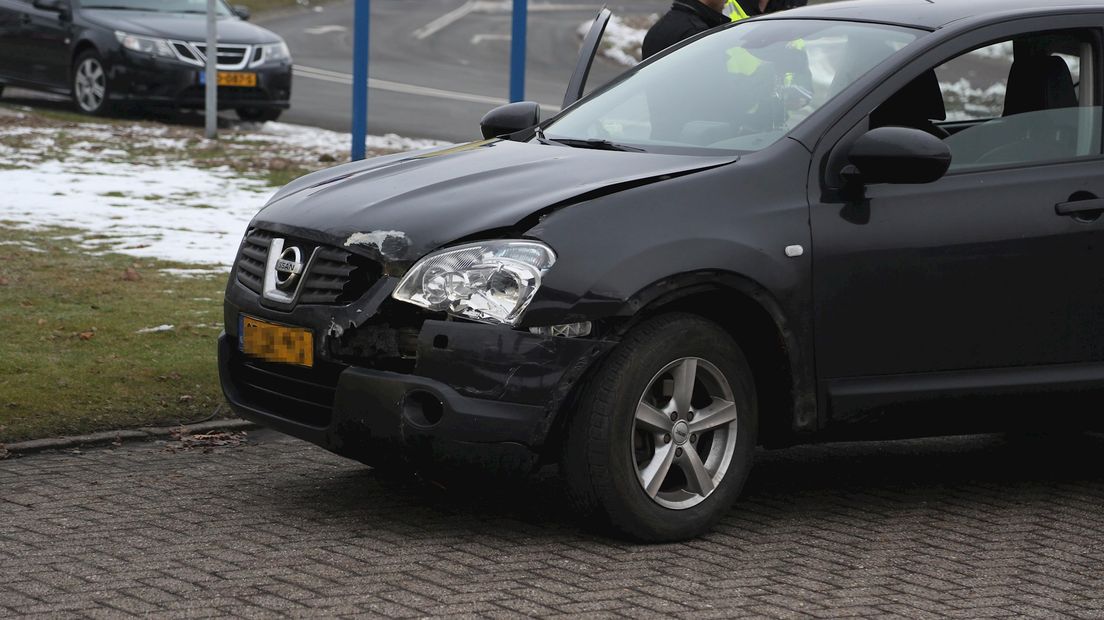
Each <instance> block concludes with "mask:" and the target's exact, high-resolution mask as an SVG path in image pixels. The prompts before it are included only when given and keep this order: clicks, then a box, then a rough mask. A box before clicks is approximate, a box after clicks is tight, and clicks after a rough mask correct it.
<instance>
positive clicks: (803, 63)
mask: <svg viewBox="0 0 1104 620" xmlns="http://www.w3.org/2000/svg"><path fill="white" fill-rule="evenodd" d="M805 4H806V0H725V6H724V11H723V12H724V14H725V15H727V16H728V18H729V19H730V20H731V21H734V22H738V21H742V20H745V19H748V18H750V17H755V16H757V15H764V14H766V13H774V12H776V11H784V10H786V9H792V8H796V7H799V6H805ZM727 66H728V72H729V73H730V74H733V75H736V76H746V77H748V78H750V77H752V76H755V77H756V78H758V79H772V80H774V81H775V82H776V85H775V86H776V88H775V90H776V92H777V94H778V98H779V100H780V102H781V103H782V104H783V106H782V109H776V110H771V111H769V112H767V111H765V110H758V108H759V107H760V103H761V102H756V103H755V104H754V105H753V106H751V107H752V108H753V109H755V111H757V112H759V115H760V116H764V115H765V116H767V117H771V118H774V119H776V121H778V122H781V121H784V119H785V116H786V112H785V110H787V109H797V108H800V107H802V106H804V105H806V104H808V103H809V101H810V100H811V99H812V88H813V84H812V72H811V71H810V69H809V58H808V55H807V54H806V52H805V41H803V40H801V39H795V40H793V41H790V42H789V43H787V44H786V45H785V47H784V48H781V49H763V50H754V51H749V50H747V49H744V48H742V47H734V48H731V49H729V50H728V63H727ZM764 71H765V72H767V73H769V74H770V75H769V76H765V75H764ZM758 90H759V92H762V89H758ZM779 119H780V120H779Z"/></svg>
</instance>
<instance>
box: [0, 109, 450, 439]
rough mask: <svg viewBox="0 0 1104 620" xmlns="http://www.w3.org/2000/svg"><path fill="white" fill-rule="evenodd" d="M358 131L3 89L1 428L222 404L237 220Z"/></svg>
mask: <svg viewBox="0 0 1104 620" xmlns="http://www.w3.org/2000/svg"><path fill="white" fill-rule="evenodd" d="M436 144H437V143H434V142H430V141H422V140H408V139H404V138H400V137H398V136H385V137H372V138H371V139H370V141H369V147H370V155H376V154H384V153H390V152H395V151H399V150H410V149H418V148H426V147H431V146H435V145H436ZM348 145H349V136H348V135H347V134H341V133H336V132H330V131H325V130H318V129H312V128H306V127H296V126H292V125H284V124H281V123H266V124H264V125H250V126H246V127H244V128H239V129H234V130H228V131H225V132H223V133H222V139H220V140H218V141H207V140H204V139H202V138H201V137H200V130H199V129H198V128H194V127H181V126H172V125H161V124H156V123H151V122H144V121H132V120H117V119H116V120H106V121H101V120H94V119H93V120H90V119H88V118H87V117H79V116H75V115H72V114H67V113H63V112H62V113H59V112H41V111H33V110H30V109H29V108H22V107H19V108H17V107H12V106H4V105H0V187H2V188H3V192H0V444H3V443H10V442H14V441H21V440H26V439H37V438H42V437H52V436H57V435H73V434H81V433H89V432H97V431H105V430H116V429H123V428H133V427H139V426H156V425H175V424H180V423H185V422H194V421H197V420H202V419H205V418H208V417H211V416H212V415H225V412H226V408H225V406H224V405H223V399H222V393H221V390H220V389H219V386H218V377H217V368H216V348H215V342H216V340H215V339H216V336H217V335H218V333H219V330H220V329H221V327H222V298H223V288H224V286H225V284H226V277H227V273H228V272H229V269H230V265H231V264H232V261H233V259H234V255H235V253H236V251H237V247H238V243H239V241H240V239H241V236H242V234H243V233H244V232H245V229H246V226H247V224H248V222H249V220H250V219H251V218H252V217H253V215H254V214H255V213H256V212H257V211H258V210H259V209H260V208H261V206H262V205H263V204H264V203H265V201H266V200H267V199H268V198H269V197H270V196H271V195H272V193H273V192H275V191H276V189H277V188H278V186H279V185H281V184H283V183H286V182H287V181H289V180H291V179H293V178H295V177H298V176H300V175H302V174H305V173H307V172H311V171H313V170H317V169H321V168H324V167H327V166H332V165H335V164H338V163H343V162H344V161H347V159H348V156H347V152H348Z"/></svg>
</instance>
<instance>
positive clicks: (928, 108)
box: [870, 69, 950, 140]
mask: <svg viewBox="0 0 1104 620" xmlns="http://www.w3.org/2000/svg"><path fill="white" fill-rule="evenodd" d="M945 120H947V106H946V105H945V104H944V103H943V91H942V90H940V88H939V78H937V77H936V75H935V70H934V69H932V70H928V71H925V72H924V73H921V74H920V76H919V77H917V78H916V79H915V80H913V81H911V82H909V84H908V85H907V86H905V87H904V88H902V89H901V90H899V91H897V93H896V94H894V95H893V96H892V97H890V98H889V99H887V100H886V101H885V102H884V103H882V105H880V106H878V109H877V110H875V111H874V112H873V113H872V114H871V115H870V128H871V129H876V128H878V127H911V128H913V129H919V130H921V131H926V132H928V133H930V134H931V135H933V136H935V137H936V138H939V139H940V140H944V139H946V138H947V137H948V136H950V134H949V133H948V132H947V130H946V129H943V128H942V127H940V126H939V125H936V124H935V122H934V121H945Z"/></svg>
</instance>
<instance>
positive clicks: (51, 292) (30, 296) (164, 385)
mask: <svg viewBox="0 0 1104 620" xmlns="http://www.w3.org/2000/svg"><path fill="white" fill-rule="evenodd" d="M76 236H77V234H76V231H74V230H72V229H60V228H43V229H40V230H34V231H31V230H24V229H20V228H16V227H13V226H12V225H11V223H10V222H0V334H2V337H0V443H10V442H14V441H19V440H24V439H34V438H39V437H50V436H57V435H73V434H81V433H88V432H96V431H105V430H114V429H119V428H129V427H138V426H158V425H176V424H180V423H184V422H192V421H197V420H202V419H204V418H207V417H209V416H211V415H212V414H213V413H216V410H219V409H220V405H221V403H222V393H221V391H220V389H219V387H218V377H217V370H216V367H215V337H216V336H217V335H218V333H219V330H220V328H221V317H222V305H221V300H222V291H223V287H224V286H225V284H226V279H225V276H224V275H223V274H221V273H219V274H217V275H215V274H210V273H208V274H206V275H194V276H191V277H180V276H176V275H172V274H170V273H165V272H164V271H162V269H163V268H174V267H181V265H180V264H179V263H173V262H167V261H161V260H154V259H135V258H134V257H131V256H125V255H122V254H116V253H107V254H100V255H97V256H95V257H89V255H88V254H87V252H86V251H85V250H84V249H83V248H82V247H81V245H80V244H78V243H77V242H76V241H74V240H73V239H74V238H75V237H76ZM164 325H171V326H172V327H171V329H166V328H164V327H163V326H164ZM223 411H225V408H224V407H223V408H221V411H220V413H221V412H223Z"/></svg>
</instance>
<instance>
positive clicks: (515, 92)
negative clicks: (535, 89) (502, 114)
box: [510, 0, 529, 102]
mask: <svg viewBox="0 0 1104 620" xmlns="http://www.w3.org/2000/svg"><path fill="white" fill-rule="evenodd" d="M513 18H514V19H513V29H512V31H511V34H510V101H511V102H513V101H524V100H525V37H526V34H527V30H528V28H527V24H528V21H529V19H528V18H529V0H514V13H513Z"/></svg>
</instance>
